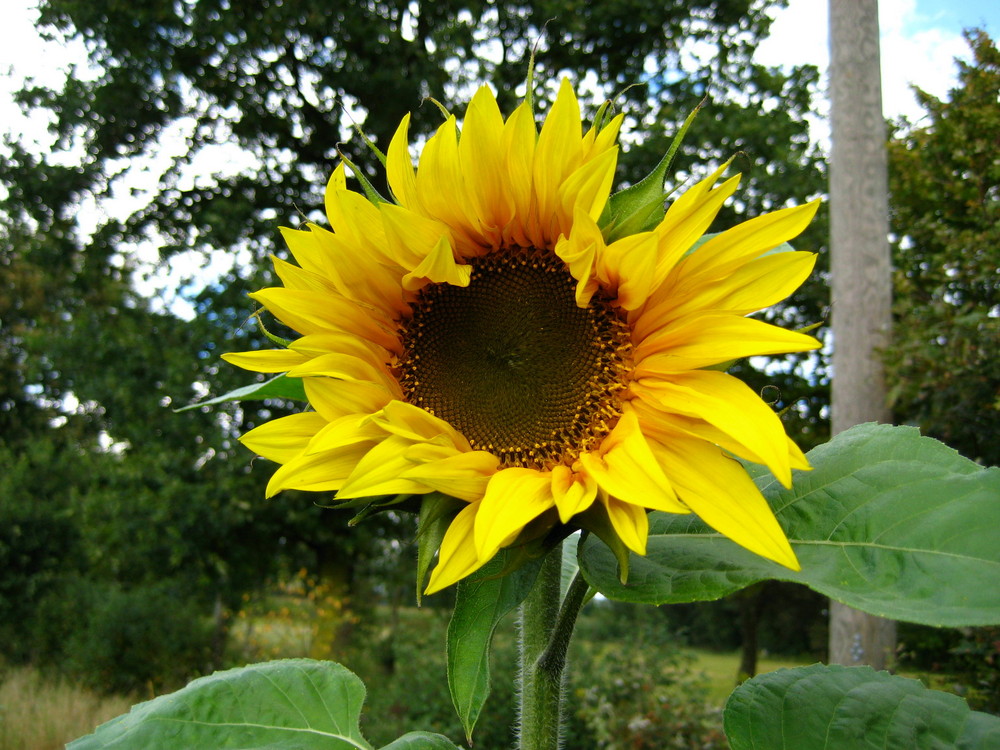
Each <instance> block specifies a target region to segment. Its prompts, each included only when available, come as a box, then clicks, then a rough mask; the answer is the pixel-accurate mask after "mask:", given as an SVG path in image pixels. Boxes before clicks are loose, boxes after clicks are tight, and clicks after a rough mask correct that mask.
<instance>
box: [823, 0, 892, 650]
mask: <svg viewBox="0 0 1000 750" xmlns="http://www.w3.org/2000/svg"><path fill="white" fill-rule="evenodd" d="M829 7H830V113H831V139H832V148H831V152H830V267H831V279H832V295H833V315H832V317H833V321H832V327H833V380H832V386H833V393H832V406H833V408H832V422H833V424H832V430H833V434H837V433H838V432H841V431H843V430H846V429H847V428H848V427H852V426H853V425H855V424H860V423H862V422H872V421H875V422H889V421H891V417H890V414H889V410H888V409H887V407H886V388H885V380H884V377H883V372H882V362H881V358H880V354H879V350H880V349H881V348H882V347H884V346H885V345H886V344H887V343H888V337H889V333H890V329H891V326H892V313H891V304H892V276H891V269H890V261H891V256H890V250H889V239H888V234H889V188H888V176H887V154H886V138H887V136H886V127H885V119H884V118H883V115H882V86H881V67H880V61H879V27H878V0H830V6H829ZM895 640H896V627H895V623H894V622H892V621H891V620H883V619H881V618H877V617H873V616H871V615H868V614H865V613H863V612H858V611H856V610H854V609H851V608H850V607H846V606H844V605H842V604H839V603H837V602H831V608H830V662H831V663H833V664H845V665H855V664H870V665H872V666H873V667H875V668H876V669H883V668H885V667H886V666H887V665H888V664H889V663H890V662H891V659H892V655H893V652H894V650H895Z"/></svg>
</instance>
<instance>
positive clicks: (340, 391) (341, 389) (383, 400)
mask: <svg viewBox="0 0 1000 750" xmlns="http://www.w3.org/2000/svg"><path fill="white" fill-rule="evenodd" d="M302 385H304V386H305V389H306V398H308V399H309V403H310V404H311V405H312V407H313V408H314V409H315V410H316V411H318V412H319V413H320V414H322V415H323V418H324V419H326V420H327V421H328V422H334V421H336V420H338V419H340V418H341V417H345V416H347V415H348V414H374V413H376V412H377V411H379V410H380V409H381V408H382V407H383V406H385V405H386V404H387V403H389V402H390V401H392V398H393V397H392V394H391V393H390V392H389V391H388V390H386V389H385V388H384V387H383V386H380V385H377V384H375V383H360V382H351V381H346V380H334V379H333V378H303V379H302Z"/></svg>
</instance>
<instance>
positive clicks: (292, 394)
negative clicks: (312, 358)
mask: <svg viewBox="0 0 1000 750" xmlns="http://www.w3.org/2000/svg"><path fill="white" fill-rule="evenodd" d="M268 398H287V399H291V400H292V401H306V400H307V399H306V389H305V386H303V385H302V379H301V378H290V377H288V376H287V375H284V374H282V375H278V376H277V377H276V378H271V379H270V380H265V381H264V382H263V383H251V384H250V385H245V386H243V387H242V388H236V389H235V390H232V391H229V393H224V394H223V395H221V396H216V397H215V398H209V399H206V400H205V401H199V402H198V403H196V404H188V405H187V406H182V407H180V408H179V409H174V412H175V413H177V412H182V411H188V410H190V409H199V408H201V407H202V406H215V405H217V404H223V403H225V402H226V401H263V400H264V399H268Z"/></svg>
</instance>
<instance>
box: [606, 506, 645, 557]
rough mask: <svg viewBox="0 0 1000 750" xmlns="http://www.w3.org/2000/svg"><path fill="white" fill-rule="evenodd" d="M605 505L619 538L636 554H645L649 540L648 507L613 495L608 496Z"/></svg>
mask: <svg viewBox="0 0 1000 750" xmlns="http://www.w3.org/2000/svg"><path fill="white" fill-rule="evenodd" d="M604 506H605V507H606V508H607V511H608V518H609V519H610V520H611V525H612V526H613V527H614V529H615V533H616V534H618V538H619V539H621V540H622V542H623V543H624V544H625V546H626V547H628V548H629V549H630V550H632V551H633V552H635V553H636V554H639V555H645V554H646V542H647V541H648V540H649V517H648V516H647V515H646V509H645V508H643V507H642V506H639V505H633V504H632V503H626V502H622V501H620V500H618V499H616V498H613V497H608V498H606V499H605V500H604Z"/></svg>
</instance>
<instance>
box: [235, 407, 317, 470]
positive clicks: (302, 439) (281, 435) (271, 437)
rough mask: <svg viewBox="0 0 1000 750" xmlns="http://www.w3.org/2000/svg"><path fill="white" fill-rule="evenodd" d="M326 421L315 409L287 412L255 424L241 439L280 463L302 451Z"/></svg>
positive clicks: (251, 448)
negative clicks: (295, 412)
mask: <svg viewBox="0 0 1000 750" xmlns="http://www.w3.org/2000/svg"><path fill="white" fill-rule="evenodd" d="M326 425H327V421H326V420H325V419H323V417H321V416H320V415H319V414H317V413H316V412H314V411H307V412H303V413H301V414H290V415H288V416H287V417H279V418H278V419H273V420H271V421H270V422H265V423H264V424H262V425H260V426H259V427H255V428H254V429H252V430H250V432H248V433H246V434H245V435H243V436H242V437H241V438H240V442H241V443H243V445H245V446H246V447H247V448H249V449H250V450H252V451H253V452H254V453H257V454H258V455H261V456H263V457H264V458H266V459H269V460H271V461H275V462H277V463H279V464H283V463H287V462H288V461H291V460H292V459H293V458H295V457H296V456H298V455H299V454H301V453H302V452H303V451H305V449H306V446H307V445H308V444H309V441H310V440H312V439H313V437H314V436H315V435H316V433H318V432H319V431H320V430H322V429H323V428H324V427H326Z"/></svg>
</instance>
